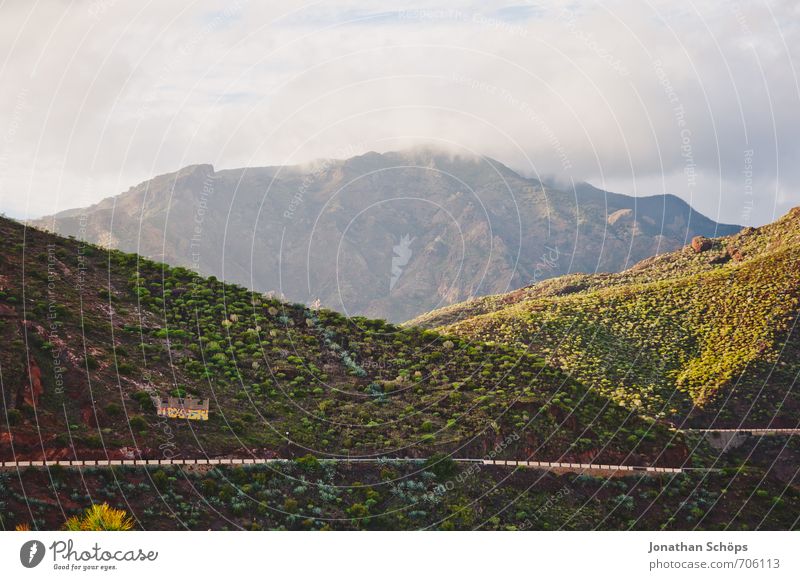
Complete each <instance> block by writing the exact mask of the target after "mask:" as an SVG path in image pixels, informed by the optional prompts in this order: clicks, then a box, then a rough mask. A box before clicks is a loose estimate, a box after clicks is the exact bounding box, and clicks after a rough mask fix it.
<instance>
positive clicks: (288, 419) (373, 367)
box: [0, 220, 686, 464]
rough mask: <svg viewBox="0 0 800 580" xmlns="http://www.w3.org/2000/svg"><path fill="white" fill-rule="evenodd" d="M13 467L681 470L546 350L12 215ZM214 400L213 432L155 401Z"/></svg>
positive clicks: (3, 277) (672, 453)
mask: <svg viewBox="0 0 800 580" xmlns="http://www.w3.org/2000/svg"><path fill="white" fill-rule="evenodd" d="M0 232H2V236H3V239H4V240H5V241H6V244H5V249H4V251H3V252H2V254H0V315H1V316H2V326H0V336H2V340H3V345H4V346H3V348H2V350H1V351H0V365H1V366H0V370H2V380H3V399H4V409H3V412H2V414H0V417H2V424H0V435H2V437H3V441H4V443H9V445H3V446H2V447H0V450H2V454H3V455H4V456H5V458H10V457H11V456H13V455H16V456H18V457H32V458H36V457H42V456H43V455H44V456H47V457H48V458H71V457H80V458H90V457H112V458H115V457H124V456H126V454H128V455H130V454H137V453H138V454H140V455H142V456H145V457H162V456H165V455H167V454H169V455H173V456H181V455H183V456H198V455H200V456H202V455H205V454H208V455H211V456H214V455H221V454H226V455H241V456H248V455H251V454H257V455H261V456H263V455H267V456H269V455H273V456H281V457H293V456H297V455H304V454H306V453H314V454H317V455H325V454H333V455H340V456H348V455H350V454H376V455H377V454H380V455H395V456H428V455H430V454H432V453H433V452H435V451H447V452H451V453H455V454H457V455H462V456H478V457H480V456H483V455H484V454H486V453H489V452H491V451H492V450H493V449H499V453H501V454H502V455H504V456H508V457H510V456H514V457H520V458H526V457H529V456H533V457H539V458H547V459H556V458H561V457H563V458H575V459H580V460H592V459H599V458H602V459H603V460H607V462H609V463H612V462H629V463H643V462H646V463H661V464H667V463H676V462H677V463H681V462H682V461H683V460H685V458H686V450H685V446H684V444H683V443H682V437H681V435H679V434H678V435H676V434H674V433H670V432H669V431H667V430H666V428H665V427H663V426H659V425H656V424H653V423H650V422H648V421H646V420H642V419H640V418H638V417H636V416H635V415H632V414H630V413H629V412H628V411H627V410H625V409H623V408H622V407H620V406H617V405H615V404H613V403H611V402H610V401H609V400H608V399H606V398H603V397H601V396H599V395H598V394H597V393H596V392H593V391H589V390H587V389H586V388H584V387H583V386H582V385H581V384H580V383H579V382H578V381H575V380H574V379H570V378H569V377H567V376H566V375H565V374H564V373H562V372H561V371H559V370H557V369H555V368H554V367H552V366H549V365H547V364H546V363H545V362H544V361H543V360H542V358H541V357H539V356H535V355H532V354H527V353H522V352H521V351H519V350H517V349H515V348H514V347H511V346H506V345H501V344H492V345H490V344H483V343H475V342H470V341H467V340H464V339H461V338H457V337H451V338H448V337H445V336H441V335H439V334H437V333H436V332H433V331H429V330H423V329H419V328H399V327H396V326H393V325H391V324H388V323H385V322H383V321H380V320H368V319H364V318H345V317H343V316H341V315H339V314H337V313H335V312H331V311H328V310H324V309H312V308H308V307H306V306H304V305H297V304H295V305H291V304H286V303H282V302H280V301H279V300H277V299H275V298H272V297H269V296H264V295H260V294H254V293H252V292H249V291H248V290H246V289H244V288H242V287H239V286H235V285H229V284H223V283H222V282H220V281H218V280H216V279H214V278H201V277H198V276H196V275H194V274H193V273H192V272H191V271H189V270H187V269H183V268H170V267H167V266H166V265H164V264H160V263H155V262H152V261H148V260H144V259H142V258H140V257H138V256H136V255H133V254H124V253H120V252H116V251H111V252H109V251H106V250H102V249H99V248H97V247H95V246H91V245H85V244H82V243H81V242H79V241H76V240H72V239H65V238H59V237H57V236H54V235H51V234H46V233H43V232H40V231H38V230H34V229H31V228H28V229H27V230H26V229H24V228H23V227H22V226H21V225H20V224H17V223H15V222H12V221H8V220H2V221H0ZM169 393H172V394H174V395H183V394H188V395H194V396H200V397H204V398H208V399H210V405H211V411H210V420H209V421H208V422H195V421H191V422H190V421H185V420H183V421H181V420H167V419H163V418H159V417H157V416H156V413H155V410H154V409H153V406H152V403H151V399H150V396H151V395H155V394H157V395H166V394H169Z"/></svg>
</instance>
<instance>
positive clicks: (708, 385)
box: [411, 208, 800, 427]
mask: <svg viewBox="0 0 800 580" xmlns="http://www.w3.org/2000/svg"><path fill="white" fill-rule="evenodd" d="M798 250H800V208H796V209H794V210H793V211H792V212H790V213H789V214H787V215H786V216H785V217H784V218H782V219H781V220H779V221H778V222H775V223H774V224H770V225H768V226H764V227H763V228H758V229H754V228H748V229H745V230H742V232H740V233H739V234H737V235H734V236H730V237H726V238H720V239H716V240H707V239H704V238H699V239H696V240H693V244H692V245H690V246H687V247H686V248H684V249H682V250H680V251H677V252H673V253H670V254H665V255H662V256H657V257H654V258H650V259H648V260H645V261H643V262H641V263H639V264H637V265H636V266H634V267H633V268H631V269H630V270H626V271H625V272H622V273H619V274H607V275H595V276H587V275H573V276H565V277H562V278H557V279H554V280H549V281H545V282H542V283H540V284H537V285H534V286H530V287H528V288H524V289H521V290H518V291H516V292H513V293H511V294H506V295H498V296H491V297H486V298H483V299H479V300H475V301H472V302H468V303H464V304H462V305H458V306H454V307H450V308H447V309H443V310H440V311H436V312H433V313H430V314H428V315H426V316H424V317H421V318H418V319H416V320H415V321H412V323H411V324H420V325H424V326H427V327H436V328H439V329H440V330H442V331H444V332H452V333H454V334H457V335H459V336H463V337H465V338H470V339H477V340H492V341H498V342H501V343H505V344H513V345H516V346H518V347H521V348H526V349H527V350H528V351H529V352H532V353H535V354H537V355H540V356H543V357H545V358H546V359H547V361H548V362H549V363H551V364H554V365H556V366H558V367H560V368H561V369H563V370H565V371H566V372H568V373H569V374H570V375H571V376H573V377H574V378H576V379H578V380H579V381H581V382H583V383H584V384H586V385H588V386H591V387H593V388H594V389H596V391H597V392H599V393H601V394H603V395H605V396H608V397H611V398H613V399H614V400H616V401H618V402H620V403H621V404H623V405H625V406H626V407H628V408H630V409H634V410H637V411H639V412H641V413H642V414H644V415H648V416H653V417H658V418H665V419H669V420H673V421H682V420H684V419H686V418H687V417H688V418H690V420H691V422H692V423H694V424H697V425H698V426H707V425H709V424H711V422H714V424H715V425H718V426H719V425H728V426H738V425H739V424H745V425H748V426H765V425H772V426H790V427H793V426H795V425H796V423H797V419H796V417H797V412H798V410H800V400H798V396H797V394H796V389H793V388H792V387H793V385H794V382H795V380H796V377H797V376H798V372H800V363H799V362H798V361H800V357H798V354H800V341H799V340H798V330H797V329H796V327H795V326H796V325H795V323H796V319H797V315H798V310H800V308H799V306H800V253H799V252H798Z"/></svg>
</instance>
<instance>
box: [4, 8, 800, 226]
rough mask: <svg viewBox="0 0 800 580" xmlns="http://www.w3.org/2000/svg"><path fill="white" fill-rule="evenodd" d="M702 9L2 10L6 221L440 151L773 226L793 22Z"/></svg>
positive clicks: (788, 186) (784, 149)
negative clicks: (143, 187) (388, 155)
mask: <svg viewBox="0 0 800 580" xmlns="http://www.w3.org/2000/svg"><path fill="white" fill-rule="evenodd" d="M266 4H270V5H266ZM277 4H279V5H277ZM702 5H703V6H702V7H698V6H695V5H693V4H675V3H674V2H666V1H661V0H660V1H658V2H650V3H641V2H635V1H634V0H617V1H612V2H609V3H603V5H602V6H599V5H593V7H591V8H585V7H580V8H579V7H578V6H582V5H576V4H575V3H569V2H545V3H536V4H534V3H525V2H517V3H510V4H508V5H501V6H497V5H493V6H492V7H491V8H487V7H486V6H485V3H478V2H469V1H463V2H450V3H447V4H443V3H441V2H440V3H436V4H433V3H429V2H417V3H413V2H412V3H404V7H403V8H402V9H398V8H397V4H396V3H389V2H384V1H374V0H373V1H370V2H369V3H367V2H355V1H344V2H325V3H316V4H304V3H301V2H289V3H284V2H281V3H257V2H252V1H250V2H247V1H244V0H239V1H238V2H233V3H231V2H209V1H200V2H195V3H192V4H186V3H181V2H159V3H150V4H146V5H142V4H139V3H126V2H117V1H115V0H90V1H87V2H83V3H77V4H76V3H73V4H67V3H60V2H51V3H38V4H35V5H30V4H29V3H27V2H21V1H19V2H11V3H8V2H7V3H4V4H3V6H2V7H0V54H2V55H5V56H4V58H3V59H2V60H0V107H2V109H3V110H4V111H5V112H6V114H4V115H3V117H2V119H0V209H2V210H3V211H6V212H8V213H9V214H11V215H15V216H20V217H25V216H36V215H42V214H46V213H52V212H54V211H58V210H61V209H65V208H67V207H75V206H79V205H85V204H88V203H90V202H94V201H97V200H99V199H100V198H103V197H107V196H109V195H114V194H116V193H119V192H121V191H124V190H126V189H127V188H128V187H130V186H131V185H133V184H135V183H137V182H140V181H142V180H145V179H147V178H149V177H151V176H153V175H156V174H160V173H164V172H167V171H172V170H175V169H177V168H179V167H181V166H183V165H187V164H190V163H200V162H210V163H213V164H214V165H215V166H216V167H218V168H224V167H236V166H243V165H272V164H280V163H293V162H301V161H306V160H309V159H313V158H317V157H325V156H330V155H335V154H336V152H339V151H342V150H371V149H374V150H379V151H380V150H389V149H394V148H398V147H404V146H409V145H413V144H417V143H429V144H437V143H438V144H440V145H443V146H445V145H446V146H448V147H450V148H454V149H463V150H465V151H472V152H478V153H482V154H486V155H489V156H492V157H495V158H497V159H499V160H501V161H503V162H505V163H507V164H509V165H511V166H512V167H514V168H516V169H518V170H520V171H522V172H524V173H526V174H530V175H540V176H556V177H558V178H559V179H560V180H569V179H573V180H589V181H591V182H592V183H594V184H595V185H597V186H599V187H604V188H608V189H614V190H619V191H623V192H626V193H636V194H637V195H647V194H654V193H662V192H671V193H675V194H677V195H680V196H682V197H684V198H685V199H687V200H690V201H691V202H692V203H693V204H694V205H695V206H696V207H697V208H698V209H700V210H701V211H704V212H705V213H707V214H709V215H710V216H712V217H715V218H718V219H720V220H723V221H728V222H738V223H753V224H758V223H763V222H766V221H770V220H771V219H773V218H774V217H775V216H776V215H778V214H780V213H782V212H784V211H785V210H786V209H788V207H790V206H792V205H797V204H798V203H800V195H798V193H797V192H798V185H800V169H799V168H798V164H797V163H796V162H795V160H796V159H797V155H798V139H797V135H798V134H800V132H798V129H800V127H799V126H798V125H800V117H798V115H797V114H796V111H797V110H798V93H799V91H798V80H797V75H796V70H795V64H794V63H795V60H796V59H795V57H796V56H797V52H798V47H800V42H799V41H800V38H798V24H796V23H797V22H798V18H797V16H798V8H797V7H796V6H794V5H793V4H792V3H791V2H788V1H786V2H764V3H749V2H748V3H744V2H741V3H740V4H738V5H737V4H731V3H729V2H724V3H723V2H703V3H702ZM747 175H749V176H750V177H747Z"/></svg>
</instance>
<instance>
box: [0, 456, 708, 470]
mask: <svg viewBox="0 0 800 580" xmlns="http://www.w3.org/2000/svg"><path fill="white" fill-rule="evenodd" d="M388 459H389V460H390V461H409V462H421V461H424V460H423V459H405V458H404V459H394V458H388ZM454 459H455V461H458V462H460V463H478V464H481V465H495V466H500V467H527V468H532V469H546V470H564V471H602V472H608V473H616V472H620V471H626V472H634V471H635V472H644V473H683V472H686V471H698V470H699V469H697V468H685V467H651V466H634V465H607V464H599V463H565V462H557V461H514V460H505V459H462V458H454ZM385 460H387V458H380V459H379V458H351V459H343V458H335V459H322V461H335V462H339V463H378V462H379V461H385ZM281 461H286V460H285V459H238V458H217V459H96V460H95V459H86V460H70V461H68V460H58V461H3V462H0V468H2V469H20V468H28V467H52V466H56V465H58V466H62V467H117V466H120V467H124V466H143V465H144V466H154V465H198V466H213V465H264V464H269V463H278V462H281Z"/></svg>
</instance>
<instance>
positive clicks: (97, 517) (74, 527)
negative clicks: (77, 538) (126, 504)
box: [64, 503, 134, 532]
mask: <svg viewBox="0 0 800 580" xmlns="http://www.w3.org/2000/svg"><path fill="white" fill-rule="evenodd" d="M133 525H134V522H133V519H132V518H131V517H130V516H129V515H128V514H127V513H126V512H125V510H118V509H115V508H112V507H111V506H109V505H108V504H107V503H101V504H95V505H93V506H92V507H90V508H88V509H87V510H86V511H85V512H83V515H80V516H72V517H71V518H69V519H68V520H67V521H66V523H65V524H64V529H65V530H68V531H71V532H79V531H125V530H130V529H131V528H133Z"/></svg>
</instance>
